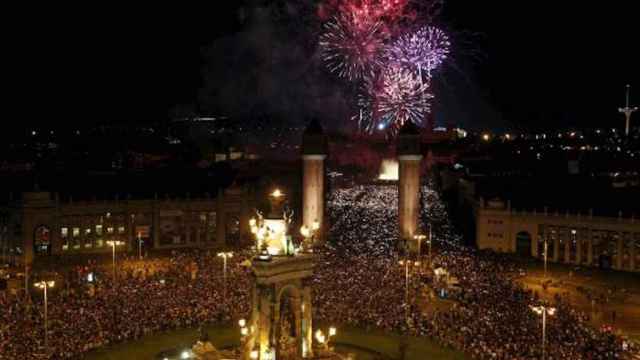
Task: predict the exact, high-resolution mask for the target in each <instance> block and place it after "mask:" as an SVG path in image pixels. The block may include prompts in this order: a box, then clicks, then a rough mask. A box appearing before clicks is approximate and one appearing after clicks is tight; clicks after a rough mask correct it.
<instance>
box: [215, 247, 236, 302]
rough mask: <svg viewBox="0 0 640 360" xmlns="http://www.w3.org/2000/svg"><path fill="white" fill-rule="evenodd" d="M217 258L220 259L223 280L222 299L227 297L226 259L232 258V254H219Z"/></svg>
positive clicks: (229, 252)
mask: <svg viewBox="0 0 640 360" xmlns="http://www.w3.org/2000/svg"><path fill="white" fill-rule="evenodd" d="M218 256H219V257H221V258H222V279H223V282H224V284H223V293H222V295H223V297H224V298H226V297H227V259H230V258H232V257H233V252H231V251H228V252H219V253H218Z"/></svg>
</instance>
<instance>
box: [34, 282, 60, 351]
mask: <svg viewBox="0 0 640 360" xmlns="http://www.w3.org/2000/svg"><path fill="white" fill-rule="evenodd" d="M55 284H56V283H55V281H40V282H37V283H35V284H34V285H35V286H36V287H37V288H40V289H43V290H44V348H45V349H46V351H47V353H48V352H49V326H48V325H49V319H48V311H47V307H48V304H47V302H48V300H47V289H48V288H52V287H54V286H55Z"/></svg>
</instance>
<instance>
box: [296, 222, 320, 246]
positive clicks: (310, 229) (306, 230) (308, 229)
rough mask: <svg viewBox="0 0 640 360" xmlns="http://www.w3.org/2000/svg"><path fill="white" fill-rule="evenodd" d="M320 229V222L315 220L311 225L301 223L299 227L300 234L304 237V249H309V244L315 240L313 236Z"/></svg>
mask: <svg viewBox="0 0 640 360" xmlns="http://www.w3.org/2000/svg"><path fill="white" fill-rule="evenodd" d="M319 229H320V222H319V221H318V220H315V221H314V222H313V223H312V224H311V226H307V225H302V226H301V227H300V234H301V235H302V236H303V237H304V240H305V241H304V242H305V246H304V247H303V248H304V249H305V250H308V251H310V250H311V246H312V245H313V243H314V242H315V236H316V233H317V232H318V230H319Z"/></svg>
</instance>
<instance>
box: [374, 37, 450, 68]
mask: <svg viewBox="0 0 640 360" xmlns="http://www.w3.org/2000/svg"><path fill="white" fill-rule="evenodd" d="M450 46H451V43H450V42H449V37H448V36H447V34H445V33H444V32H443V31H442V30H440V29H438V28H435V27H431V26H425V27H422V28H420V29H419V30H418V31H416V32H414V33H410V34H405V35H403V36H401V37H400V38H398V40H396V41H395V42H394V43H393V44H392V45H391V46H389V47H388V49H387V51H386V56H387V57H388V58H389V61H391V62H393V63H395V64H398V65H400V66H403V67H405V68H407V69H410V70H412V71H418V73H419V74H420V77H422V76H426V77H427V79H430V78H431V74H432V72H433V71H434V70H435V69H437V68H438V67H439V66H440V65H442V63H443V62H444V61H445V60H446V59H447V56H448V55H449V48H450Z"/></svg>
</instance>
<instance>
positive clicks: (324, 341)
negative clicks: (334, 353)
mask: <svg viewBox="0 0 640 360" xmlns="http://www.w3.org/2000/svg"><path fill="white" fill-rule="evenodd" d="M337 333H338V330H337V329H336V327H335V326H331V327H329V331H327V335H326V336H325V334H324V332H323V331H322V330H320V329H318V330H316V333H315V336H316V340H317V341H318V344H320V345H321V346H323V347H324V348H325V350H329V342H330V341H331V338H332V337H334V336H336V334H337Z"/></svg>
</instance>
